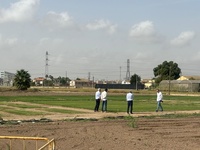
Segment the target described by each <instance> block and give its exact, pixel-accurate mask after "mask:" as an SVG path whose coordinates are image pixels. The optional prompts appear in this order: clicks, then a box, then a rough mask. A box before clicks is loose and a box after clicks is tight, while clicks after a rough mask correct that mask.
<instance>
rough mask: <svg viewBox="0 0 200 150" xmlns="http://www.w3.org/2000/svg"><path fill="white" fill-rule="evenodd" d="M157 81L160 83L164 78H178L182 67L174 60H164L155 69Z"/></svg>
mask: <svg viewBox="0 0 200 150" xmlns="http://www.w3.org/2000/svg"><path fill="white" fill-rule="evenodd" d="M153 72H154V76H155V77H156V78H155V83H157V84H159V83H160V82H161V81H162V80H176V79H178V78H179V77H180V74H181V69H180V68H179V67H178V64H177V63H174V62H173V61H169V62H167V61H164V62H163V63H162V64H160V65H158V66H157V67H155V68H154V69H153Z"/></svg>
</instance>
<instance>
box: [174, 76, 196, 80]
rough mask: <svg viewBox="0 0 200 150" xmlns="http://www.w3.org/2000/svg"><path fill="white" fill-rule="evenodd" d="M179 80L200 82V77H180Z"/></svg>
mask: <svg viewBox="0 0 200 150" xmlns="http://www.w3.org/2000/svg"><path fill="white" fill-rule="evenodd" d="M177 80H200V76H180V78H178V79H177Z"/></svg>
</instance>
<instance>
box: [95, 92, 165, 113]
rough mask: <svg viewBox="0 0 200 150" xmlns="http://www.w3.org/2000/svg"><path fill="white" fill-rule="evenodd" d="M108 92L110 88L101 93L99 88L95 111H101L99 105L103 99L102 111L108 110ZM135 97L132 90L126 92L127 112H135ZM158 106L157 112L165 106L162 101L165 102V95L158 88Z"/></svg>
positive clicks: (96, 95)
mask: <svg viewBox="0 0 200 150" xmlns="http://www.w3.org/2000/svg"><path fill="white" fill-rule="evenodd" d="M107 92H108V89H107V88H106V89H105V90H104V91H103V92H102V93H101V89H100V88H98V90H97V91H96V93H95V99H96V104H95V107H94V111H95V112H97V111H99V106H100V102H101V100H102V109H101V110H102V112H106V111H107ZM133 99H134V95H133V93H132V91H130V92H129V93H127V94H126V101H127V114H133ZM156 101H157V108H156V112H158V111H159V110H160V111H163V107H162V104H161V103H162V102H163V95H162V92H161V91H160V90H159V89H157V99H156Z"/></svg>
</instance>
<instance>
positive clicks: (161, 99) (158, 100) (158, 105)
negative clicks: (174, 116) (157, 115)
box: [156, 89, 163, 112]
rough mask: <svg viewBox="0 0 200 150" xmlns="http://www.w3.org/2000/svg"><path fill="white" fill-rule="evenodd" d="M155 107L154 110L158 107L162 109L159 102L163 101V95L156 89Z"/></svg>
mask: <svg viewBox="0 0 200 150" xmlns="http://www.w3.org/2000/svg"><path fill="white" fill-rule="evenodd" d="M156 101H157V109H156V112H158V110H159V109H160V110H161V111H163V107H162V105H161V103H162V102H163V95H162V92H161V91H160V90H159V89H157V99H156Z"/></svg>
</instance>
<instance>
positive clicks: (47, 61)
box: [43, 51, 49, 86]
mask: <svg viewBox="0 0 200 150" xmlns="http://www.w3.org/2000/svg"><path fill="white" fill-rule="evenodd" d="M48 55H49V54H48V52H47V51H46V59H45V79H46V82H47V85H48V81H47V78H48V77H49V68H48V66H49V59H48ZM43 85H44V83H43ZM44 86H46V85H44Z"/></svg>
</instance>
